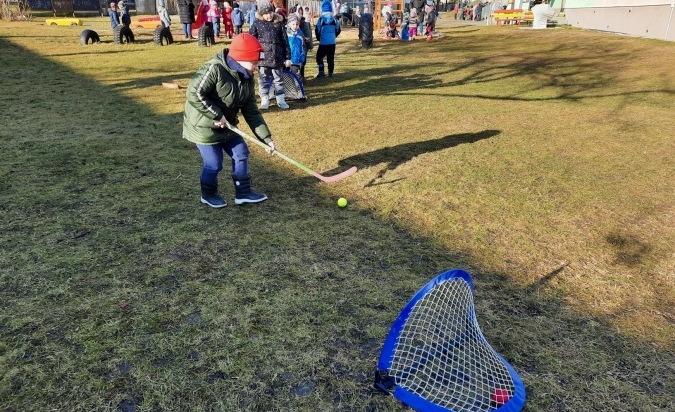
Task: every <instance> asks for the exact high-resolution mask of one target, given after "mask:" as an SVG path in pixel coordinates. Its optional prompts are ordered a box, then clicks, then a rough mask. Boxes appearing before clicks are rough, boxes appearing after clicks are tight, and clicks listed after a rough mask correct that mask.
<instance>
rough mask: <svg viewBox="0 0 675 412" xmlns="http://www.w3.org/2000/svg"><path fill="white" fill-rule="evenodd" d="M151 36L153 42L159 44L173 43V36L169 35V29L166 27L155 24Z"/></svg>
mask: <svg viewBox="0 0 675 412" xmlns="http://www.w3.org/2000/svg"><path fill="white" fill-rule="evenodd" d="M153 38H154V41H155V44H157V45H159V46H168V45H169V44H171V43H173V36H172V35H171V30H170V29H169V28H168V27H164V26H157V28H156V29H155V34H154V36H153Z"/></svg>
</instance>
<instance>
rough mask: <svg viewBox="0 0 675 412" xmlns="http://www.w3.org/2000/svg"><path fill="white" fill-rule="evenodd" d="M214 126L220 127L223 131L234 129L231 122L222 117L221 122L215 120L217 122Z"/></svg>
mask: <svg viewBox="0 0 675 412" xmlns="http://www.w3.org/2000/svg"><path fill="white" fill-rule="evenodd" d="M213 124H215V125H216V126H218V127H220V128H221V129H224V128H228V129H229V128H231V127H232V125H231V124H230V122H228V121H227V119H226V118H225V116H223V117H221V118H220V120H215V121H214V122H213Z"/></svg>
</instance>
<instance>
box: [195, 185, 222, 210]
mask: <svg viewBox="0 0 675 412" xmlns="http://www.w3.org/2000/svg"><path fill="white" fill-rule="evenodd" d="M200 183H201V185H202V199H201V202H202V203H204V204H207V205H209V206H211V207H215V208H219V207H225V206H227V203H226V202H225V199H223V197H222V196H220V195H219V194H218V183H213V184H210V183H204V182H200Z"/></svg>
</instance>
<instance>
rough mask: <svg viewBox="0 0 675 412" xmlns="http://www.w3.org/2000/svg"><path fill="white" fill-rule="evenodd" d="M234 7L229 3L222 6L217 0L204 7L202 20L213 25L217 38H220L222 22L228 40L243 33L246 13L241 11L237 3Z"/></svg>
mask: <svg viewBox="0 0 675 412" xmlns="http://www.w3.org/2000/svg"><path fill="white" fill-rule="evenodd" d="M233 6H234V7H232V6H230V3H229V2H227V1H226V2H224V3H223V5H222V6H221V5H220V3H218V2H217V1H216V0H210V1H209V3H208V5H206V4H205V5H204V6H203V7H202V13H203V16H202V20H203V21H206V22H209V23H211V25H212V26H213V33H214V34H215V36H216V37H217V38H220V23H221V21H222V23H223V28H224V29H225V37H227V38H228V39H231V38H232V36H233V35H237V34H239V33H241V32H242V27H243V26H244V12H243V11H241V9H240V8H239V4H238V3H237V2H234V3H233Z"/></svg>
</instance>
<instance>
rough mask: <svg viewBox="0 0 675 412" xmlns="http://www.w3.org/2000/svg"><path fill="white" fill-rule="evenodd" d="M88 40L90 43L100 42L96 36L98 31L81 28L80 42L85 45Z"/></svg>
mask: <svg viewBox="0 0 675 412" xmlns="http://www.w3.org/2000/svg"><path fill="white" fill-rule="evenodd" d="M89 42H91V44H94V43H100V42H101V39H100V38H99V37H98V33H96V32H95V31H93V30H90V29H86V30H82V34H80V44H82V45H84V46H86V45H87V44H89Z"/></svg>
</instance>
